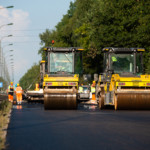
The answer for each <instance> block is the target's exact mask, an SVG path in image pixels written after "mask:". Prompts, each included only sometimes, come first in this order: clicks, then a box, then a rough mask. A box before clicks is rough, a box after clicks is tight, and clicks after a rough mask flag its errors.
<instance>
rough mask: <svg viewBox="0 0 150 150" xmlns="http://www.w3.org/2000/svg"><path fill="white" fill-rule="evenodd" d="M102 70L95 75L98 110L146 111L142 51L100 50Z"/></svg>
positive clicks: (148, 95) (149, 79)
mask: <svg viewBox="0 0 150 150" xmlns="http://www.w3.org/2000/svg"><path fill="white" fill-rule="evenodd" d="M102 51H103V53H104V71H103V73H102V74H100V75H99V80H98V82H97V86H96V98H97V101H98V103H99V108H100V109H104V108H105V107H106V106H114V109H115V110H118V109H131V110H132V109H137V110H139V109H150V75H147V74H143V52H144V51H145V49H144V48H113V47H108V48H104V49H103V50H102Z"/></svg>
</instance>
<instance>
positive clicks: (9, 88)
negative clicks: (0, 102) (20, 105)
mask: <svg viewBox="0 0 150 150" xmlns="http://www.w3.org/2000/svg"><path fill="white" fill-rule="evenodd" d="M7 93H8V100H9V101H10V102H13V95H14V86H13V82H11V83H10V85H9V86H8V89H7Z"/></svg>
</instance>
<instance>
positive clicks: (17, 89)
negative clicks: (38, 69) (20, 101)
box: [16, 86, 22, 94]
mask: <svg viewBox="0 0 150 150" xmlns="http://www.w3.org/2000/svg"><path fill="white" fill-rule="evenodd" d="M18 93H22V88H21V87H20V86H18V87H16V94H18Z"/></svg>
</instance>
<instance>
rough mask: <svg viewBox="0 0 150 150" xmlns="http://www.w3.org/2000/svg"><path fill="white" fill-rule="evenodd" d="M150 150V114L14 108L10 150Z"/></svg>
mask: <svg viewBox="0 0 150 150" xmlns="http://www.w3.org/2000/svg"><path fill="white" fill-rule="evenodd" d="M116 149H117V150H149V149H150V111H114V110H110V109H109V110H102V111H100V110H98V109H97V108H95V107H94V106H88V105H81V106H79V108H78V110H49V111H45V110H44V108H43V104H27V103H24V104H23V105H22V108H21V107H16V106H14V107H13V111H12V115H11V120H10V124H9V128H8V133H7V150H116Z"/></svg>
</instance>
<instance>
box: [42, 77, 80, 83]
mask: <svg viewBox="0 0 150 150" xmlns="http://www.w3.org/2000/svg"><path fill="white" fill-rule="evenodd" d="M65 81H67V82H78V81H79V78H78V77H44V82H65Z"/></svg>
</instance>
